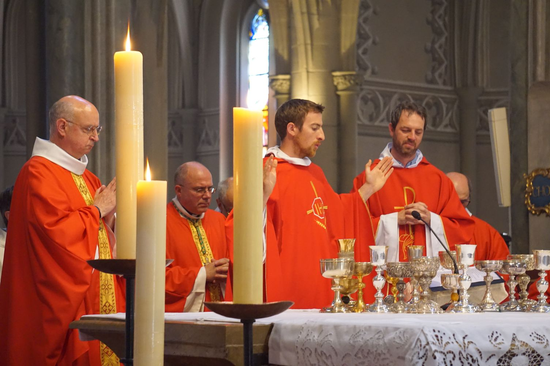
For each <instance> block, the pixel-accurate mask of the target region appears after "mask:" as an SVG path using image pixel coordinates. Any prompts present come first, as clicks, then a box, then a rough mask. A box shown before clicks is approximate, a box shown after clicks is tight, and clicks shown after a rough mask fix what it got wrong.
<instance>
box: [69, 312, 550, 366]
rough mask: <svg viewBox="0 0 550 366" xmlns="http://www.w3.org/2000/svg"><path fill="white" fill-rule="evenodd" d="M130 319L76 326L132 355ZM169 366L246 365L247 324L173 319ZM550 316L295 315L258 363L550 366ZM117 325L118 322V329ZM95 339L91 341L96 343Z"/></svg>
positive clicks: (276, 320) (261, 327)
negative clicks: (127, 334) (127, 335)
mask: <svg viewBox="0 0 550 366" xmlns="http://www.w3.org/2000/svg"><path fill="white" fill-rule="evenodd" d="M123 319H124V314H116V315H104V316H100V315H93V316H85V317H83V318H82V319H81V320H79V321H76V322H73V323H72V324H71V327H72V328H76V329H79V330H80V332H81V337H83V339H86V337H92V338H94V339H95V338H97V339H101V340H105V343H106V344H107V345H109V346H111V347H112V348H113V350H114V351H115V352H116V353H117V354H119V355H121V354H123V352H124V322H123ZM165 319H166V330H165V333H166V336H165V364H166V365H174V364H182V362H185V364H196V365H199V364H200V365H215V364H216V365H223V364H225V365H231V364H233V365H240V364H242V358H239V357H241V355H242V326H241V324H240V323H239V322H238V321H236V320H235V319H230V318H225V317H222V316H220V315H217V314H214V313H181V314H180V313H178V314H176V313H167V314H166V315H165ZM549 320H550V314H536V313H476V314H434V315H431V314H426V315H415V314H372V313H362V314H321V313H319V312H318V311H317V310H288V311H286V312H284V313H282V314H279V315H277V316H274V317H271V318H265V319H259V320H258V321H257V322H256V323H255V326H254V352H255V353H257V354H259V358H258V362H259V363H258V364H266V363H267V362H269V364H271V365H318V364H327V365H377V366H378V365H380V366H383V365H387V366H390V365H391V366H394V365H428V366H430V365H433V366H435V365H464V364H469V365H498V366H500V365H529V366H535V365H550V322H549ZM113 323H117V325H114V324H113ZM88 339H89V338H88Z"/></svg>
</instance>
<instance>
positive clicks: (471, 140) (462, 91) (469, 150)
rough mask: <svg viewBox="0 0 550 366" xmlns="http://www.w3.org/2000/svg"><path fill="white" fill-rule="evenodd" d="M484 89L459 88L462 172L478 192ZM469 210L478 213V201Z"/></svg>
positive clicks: (457, 90)
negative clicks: (480, 101) (479, 127)
mask: <svg viewBox="0 0 550 366" xmlns="http://www.w3.org/2000/svg"><path fill="white" fill-rule="evenodd" d="M482 92H483V88H480V87H475V86H469V87H463V88H457V89H456V93H457V94H458V101H459V109H460V171H461V172H462V174H465V175H466V176H467V177H468V178H470V182H471V184H472V191H473V192H474V194H475V192H477V190H476V182H477V174H476V172H477V163H476V159H477V156H476V155H477V154H476V152H477V122H478V119H479V117H478V113H477V108H478V103H477V100H478V98H479V97H480V96H481V93H482ZM468 209H469V210H470V211H472V212H473V213H475V212H476V201H475V200H473V201H471V202H470V205H469V206H468Z"/></svg>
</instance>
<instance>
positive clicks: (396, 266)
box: [386, 262, 413, 313]
mask: <svg viewBox="0 0 550 366" xmlns="http://www.w3.org/2000/svg"><path fill="white" fill-rule="evenodd" d="M386 273H387V274H388V276H389V277H391V278H396V279H397V282H396V284H395V288H396V290H397V294H396V295H395V300H396V301H395V302H394V303H393V304H391V305H390V306H389V309H390V311H391V312H392V313H404V312H405V308H406V304H405V301H404V300H403V299H404V297H405V295H404V291H405V286H406V283H405V281H403V279H405V278H409V277H412V275H413V269H412V266H411V263H410V262H388V263H386Z"/></svg>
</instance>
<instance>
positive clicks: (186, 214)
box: [172, 196, 204, 220]
mask: <svg viewBox="0 0 550 366" xmlns="http://www.w3.org/2000/svg"><path fill="white" fill-rule="evenodd" d="M172 203H173V204H174V207H175V208H176V210H177V211H178V213H179V214H180V216H181V217H185V218H186V219H189V220H202V219H203V218H204V212H203V213H201V214H200V215H195V214H192V213H191V212H189V211H187V210H186V209H185V208H184V207H183V206H182V205H181V203H180V201H178V197H177V196H176V197H174V198H172Z"/></svg>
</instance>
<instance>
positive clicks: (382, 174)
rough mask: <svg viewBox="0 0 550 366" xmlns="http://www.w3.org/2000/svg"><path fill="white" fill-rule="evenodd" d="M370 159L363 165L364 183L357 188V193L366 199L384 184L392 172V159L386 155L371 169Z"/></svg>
mask: <svg viewBox="0 0 550 366" xmlns="http://www.w3.org/2000/svg"><path fill="white" fill-rule="evenodd" d="M371 165H372V161H371V160H369V161H368V163H367V164H366V165H365V184H363V185H362V186H361V188H359V194H360V195H361V197H362V198H363V200H364V201H366V200H367V199H368V198H369V197H370V196H372V195H373V194H374V193H376V192H378V191H379V190H380V188H382V187H383V186H384V184H386V181H387V180H388V178H389V176H390V175H391V173H393V167H392V165H393V159H392V158H390V157H389V156H386V157H385V158H384V159H382V160H381V161H380V162H379V163H378V164H377V165H376V166H375V167H374V168H372V169H371Z"/></svg>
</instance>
